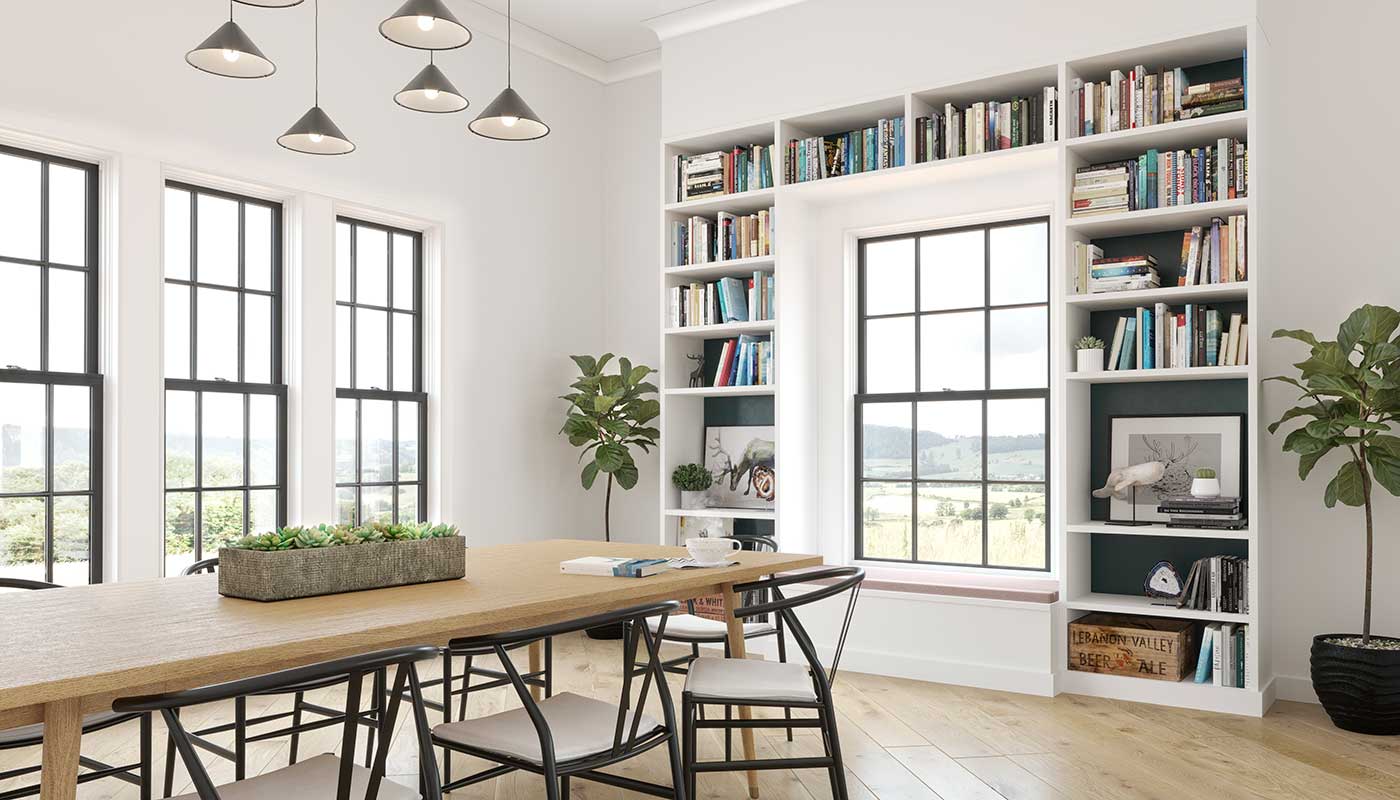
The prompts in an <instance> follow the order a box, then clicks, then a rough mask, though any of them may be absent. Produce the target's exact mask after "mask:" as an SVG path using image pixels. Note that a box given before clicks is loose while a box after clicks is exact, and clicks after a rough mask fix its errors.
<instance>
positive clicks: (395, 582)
mask: <svg viewBox="0 0 1400 800" xmlns="http://www.w3.org/2000/svg"><path fill="white" fill-rule="evenodd" d="M466 574H467V552H466V539H464V538H463V537H462V535H461V534H460V533H459V532H458V530H457V528H456V527H454V526H451V525H434V524H432V523H427V522H422V523H403V524H387V523H373V524H370V525H364V526H361V527H358V528H354V527H350V526H348V525H340V526H334V527H332V526H329V525H320V526H317V527H315V528H304V527H292V528H281V529H279V530H277V531H276V532H271V533H262V534H252V535H248V536H244V537H243V538H241V539H239V540H238V541H236V542H235V543H234V544H233V545H232V546H229V547H221V548H219V594H221V595H224V596H225V597H240V598H243V599H245V600H261V601H265V602H266V601H273V600H290V599H292V598H296V597H315V596H317V595H323V594H340V593H342V592H357V591H360V590H363V589H382V588H385V587H388V586H404V585H407V584H411V583H428V582H430V581H447V580H456V579H458V578H462V577H464V576H465V575H466Z"/></svg>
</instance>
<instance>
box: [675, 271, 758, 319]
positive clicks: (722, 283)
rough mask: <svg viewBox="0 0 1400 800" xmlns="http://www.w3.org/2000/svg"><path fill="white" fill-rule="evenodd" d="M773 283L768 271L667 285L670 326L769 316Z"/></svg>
mask: <svg viewBox="0 0 1400 800" xmlns="http://www.w3.org/2000/svg"><path fill="white" fill-rule="evenodd" d="M776 289H777V284H776V281H775V279H774V276H773V274H772V273H770V272H764V271H761V270H760V271H755V272H754V273H753V277H745V278H736V277H725V278H719V279H718V280H714V281H709V282H707V283H703V282H698V281H697V282H693V283H689V284H686V285H682V286H673V287H671V288H670V290H669V292H670V303H669V306H670V326H671V327H673V328H688V327H692V326H695V325H722V324H724V323H727V322H760V321H765V320H770V319H773V309H774V300H773V296H774V294H775V292H776Z"/></svg>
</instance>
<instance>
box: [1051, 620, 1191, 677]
mask: <svg viewBox="0 0 1400 800" xmlns="http://www.w3.org/2000/svg"><path fill="white" fill-rule="evenodd" d="M1196 638H1197V635H1196V624H1195V623H1194V622H1192V621H1191V620H1189V619H1162V618H1158V617H1138V616H1126V615H1121V614H1102V613H1097V612H1096V613H1093V614H1087V615H1085V616H1082V617H1080V618H1079V619H1076V620H1074V621H1073V622H1071V623H1070V624H1069V668H1070V669H1072V670H1075V671H1076V672H1098V673H1102V674H1104V675H1127V676H1130V677H1135V678H1151V679H1153V680H1158V681H1179V680H1181V679H1182V678H1184V677H1186V676H1187V675H1190V674H1191V673H1192V672H1193V671H1194V670H1195V667H1196V661H1195V655H1196V648H1195V642H1196Z"/></svg>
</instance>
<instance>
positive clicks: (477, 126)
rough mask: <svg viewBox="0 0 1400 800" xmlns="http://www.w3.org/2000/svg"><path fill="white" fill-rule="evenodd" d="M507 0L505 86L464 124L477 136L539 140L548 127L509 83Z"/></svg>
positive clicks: (504, 139)
mask: <svg viewBox="0 0 1400 800" xmlns="http://www.w3.org/2000/svg"><path fill="white" fill-rule="evenodd" d="M510 29H511V25H510V0H506V88H505V89H503V90H501V93H500V94H498V95H496V99H495V100H492V101H491V104H490V105H488V106H486V108H485V109H483V110H482V112H481V115H480V116H478V117H477V118H476V119H474V120H472V121H471V124H470V125H468V126H467V127H468V128H470V129H471V132H472V133H475V134H476V135H477V136H484V137H486V138H487V139H500V140H503V141H509V142H523V141H527V140H530V139H540V138H542V137H544V136H546V135H548V134H549V126H548V125H546V124H544V122H543V121H542V120H541V119H540V117H539V115H538V114H536V113H535V112H534V109H532V108H530V106H529V104H528V103H526V102H525V98H523V97H521V96H520V94H519V93H518V92H516V91H515V89H513V88H512V87H511V82H510V78H511V76H510V49H511V41H510Z"/></svg>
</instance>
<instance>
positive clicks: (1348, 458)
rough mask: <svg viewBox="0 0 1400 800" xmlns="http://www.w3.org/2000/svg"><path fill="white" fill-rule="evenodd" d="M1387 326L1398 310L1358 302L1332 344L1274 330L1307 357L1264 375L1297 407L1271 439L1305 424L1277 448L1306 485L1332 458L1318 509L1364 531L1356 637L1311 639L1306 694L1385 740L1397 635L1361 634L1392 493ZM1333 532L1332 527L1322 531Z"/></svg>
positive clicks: (1395, 413)
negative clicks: (1379, 501)
mask: <svg viewBox="0 0 1400 800" xmlns="http://www.w3.org/2000/svg"><path fill="white" fill-rule="evenodd" d="M1397 328H1400V311H1396V310H1395V309H1393V308H1388V307H1386V306H1371V305H1366V306H1362V307H1361V308H1358V309H1356V310H1355V311H1353V312H1352V313H1351V316H1349V317H1347V319H1346V321H1345V322H1343V323H1342V325H1341V327H1340V328H1338V329H1337V338H1336V340H1335V341H1320V340H1318V338H1317V337H1316V336H1314V335H1313V334H1312V333H1310V332H1308V331H1305V330H1278V331H1274V338H1275V339H1279V338H1288V339H1297V340H1298V341H1300V342H1303V343H1305V344H1307V345H1308V346H1309V347H1310V348H1311V352H1310V353H1309V357H1308V358H1307V359H1304V360H1303V361H1299V362H1298V363H1296V364H1294V365H1293V366H1294V367H1295V368H1296V369H1297V370H1298V377H1296V378H1294V377H1292V376H1288V375H1280V376H1277V377H1272V378H1268V380H1271V381H1281V382H1283V383H1286V384H1288V385H1290V386H1292V387H1294V388H1295V389H1297V390H1298V391H1299V392H1300V393H1301V394H1302V396H1301V397H1300V398H1299V401H1300V402H1299V403H1298V405H1296V406H1294V407H1292V408H1290V409H1288V410H1286V411H1284V412H1283V416H1282V417H1280V418H1279V420H1278V421H1277V422H1275V423H1273V424H1272V425H1270V426H1269V432H1270V433H1276V432H1277V431H1278V429H1279V426H1281V425H1283V424H1284V423H1286V422H1288V421H1289V420H1293V419H1303V420H1306V424H1305V425H1300V426H1298V427H1296V428H1294V429H1293V430H1291V431H1290V432H1289V433H1288V436H1287V437H1285V438H1284V440H1283V449H1284V450H1285V451H1287V452H1290V453H1296V454H1297V455H1298V477H1299V478H1300V479H1302V480H1306V479H1307V477H1308V474H1309V473H1311V472H1312V471H1313V468H1314V467H1316V466H1318V465H1319V462H1320V461H1322V460H1323V459H1324V458H1325V457H1326V456H1328V455H1332V454H1334V453H1335V454H1337V455H1340V456H1341V458H1340V459H1338V461H1340V466H1338V467H1337V471H1336V474H1334V475H1333V476H1332V479H1331V480H1330V481H1329V482H1328V483H1327V488H1326V490H1324V492H1323V495H1322V502H1323V504H1324V505H1326V506H1327V507H1328V508H1333V507H1335V506H1336V505H1337V503H1338V502H1341V503H1342V505H1344V506H1351V507H1352V508H1359V509H1361V510H1362V512H1363V513H1362V514H1361V515H1360V516H1361V519H1360V520H1358V521H1360V522H1363V523H1364V526H1365V531H1366V548H1365V553H1366V561H1365V564H1364V565H1363V566H1364V572H1363V577H1364V589H1363V593H1362V597H1363V606H1362V609H1363V610H1362V616H1361V632H1360V633H1359V634H1358V633H1321V634H1318V635H1316V636H1314V637H1313V644H1312V653H1311V656H1312V682H1313V690H1314V691H1316V692H1317V699H1318V701H1319V702H1321V703H1322V707H1323V709H1325V710H1326V711H1327V715H1328V716H1329V717H1331V718H1332V723H1333V724H1334V725H1336V726H1337V727H1339V728H1342V729H1344V730H1348V731H1354V732H1356V733H1369V734H1379V735H1388V736H1395V735H1397V734H1400V638H1394V637H1390V636H1376V635H1374V634H1372V633H1371V585H1372V571H1373V568H1374V566H1375V562H1374V557H1375V549H1374V540H1375V522H1376V520H1375V514H1374V505H1375V496H1376V495H1377V494H1378V493H1380V491H1381V490H1384V491H1386V492H1388V493H1390V494H1391V495H1392V496H1397V497H1400V436H1396V435H1395V423H1396V422H1397V421H1400V336H1396V335H1395V331H1396V329H1397ZM1332 466H1333V465H1329V466H1328V467H1327V469H1328V471H1331V467H1332ZM1352 519H1353V520H1355V519H1356V517H1355V516H1353V517H1352ZM1392 527H1393V526H1392ZM1338 531H1340V526H1339V527H1338V528H1335V529H1333V530H1330V531H1328V532H1329V533H1334V532H1338ZM1382 581H1383V582H1382V586H1386V587H1390V586H1393V585H1394V581H1392V580H1390V579H1389V578H1382Z"/></svg>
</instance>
